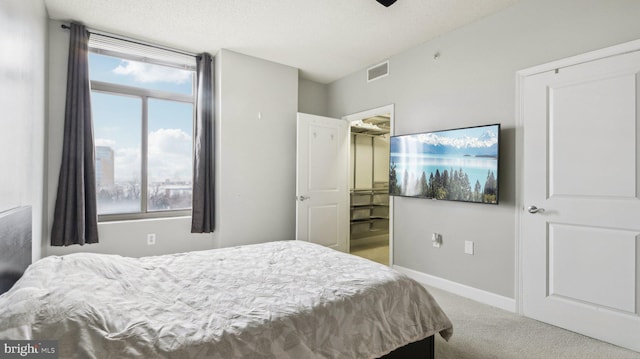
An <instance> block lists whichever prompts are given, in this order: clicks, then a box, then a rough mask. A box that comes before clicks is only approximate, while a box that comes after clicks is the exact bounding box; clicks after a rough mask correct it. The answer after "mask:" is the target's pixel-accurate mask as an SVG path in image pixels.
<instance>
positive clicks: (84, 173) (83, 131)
mask: <svg viewBox="0 0 640 359" xmlns="http://www.w3.org/2000/svg"><path fill="white" fill-rule="evenodd" d="M70 31H71V37H70V41H69V60H68V61H69V62H68V65H67V71H68V72H67V97H66V103H65V113H64V143H63V149H62V164H61V165H60V176H59V179H58V196H57V198H56V207H55V212H54V216H53V228H52V230H51V245H52V246H68V245H71V244H80V245H83V244H85V243H97V242H98V215H97V208H96V175H95V163H96V162H95V154H94V147H93V123H92V121H91V85H90V82H89V54H88V42H89V32H88V31H87V29H86V28H85V27H84V26H83V25H79V24H74V23H72V24H71V27H70Z"/></svg>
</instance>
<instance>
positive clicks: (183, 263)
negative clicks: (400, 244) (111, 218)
mask: <svg viewBox="0 0 640 359" xmlns="http://www.w3.org/2000/svg"><path fill="white" fill-rule="evenodd" d="M436 333H440V335H441V336H442V337H444V338H445V339H447V340H448V339H449V337H450V336H451V335H452V325H451V322H450V321H449V319H448V318H447V316H446V315H445V313H444V312H443V311H442V310H441V309H440V307H439V306H438V304H437V303H436V302H435V300H434V299H433V297H432V296H431V295H430V294H429V293H428V292H427V291H426V290H425V289H424V287H422V286H421V285H420V284H418V283H417V282H415V281H413V280H412V279H410V278H408V277H407V276H405V275H403V274H401V273H398V272H397V271H395V270H393V269H391V268H389V267H386V266H383V265H380V264H377V263H374V262H371V261H369V260H366V259H363V258H359V257H355V256H352V255H349V254H346V253H341V252H337V251H334V250H332V249H328V248H325V247H322V246H319V245H315V244H311V243H307V242H302V241H280V242H269V243H263V244H256V245H247V246H239V247H231V248H221V249H215V250H207V251H196V252H188V253H179V254H171V255H163V256H154V257H143V258H129V257H122V256H118V255H105V254H92V253H77V254H70V255H65V256H51V257H46V258H43V259H41V260H39V261H37V262H35V263H33V264H32V265H31V266H30V267H29V268H28V269H27V270H26V272H25V273H24V276H23V277H22V278H21V279H20V280H19V281H18V282H17V283H16V284H15V285H14V287H13V288H12V289H11V290H10V291H8V292H6V293H5V294H3V295H1V296H0V339H13V340H19V339H38V340H57V341H58V351H59V354H60V357H64V358H66V357H76V358H151V357H153V358H221V359H222V358H224V359H229V358H291V359H301V358H341V359H344V358H377V357H380V356H382V355H384V354H387V353H389V352H390V351H392V350H394V349H396V348H398V347H400V346H403V345H405V344H407V343H410V342H414V341H418V340H421V339H424V338H426V337H429V336H431V335H434V334H436Z"/></svg>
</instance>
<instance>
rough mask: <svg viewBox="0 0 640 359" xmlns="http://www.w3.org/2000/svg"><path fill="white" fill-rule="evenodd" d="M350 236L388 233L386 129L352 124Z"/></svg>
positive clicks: (387, 150)
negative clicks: (371, 128) (374, 128)
mask: <svg viewBox="0 0 640 359" xmlns="http://www.w3.org/2000/svg"><path fill="white" fill-rule="evenodd" d="M350 147H351V166H350V176H351V180H350V198H351V218H350V220H351V240H360V239H365V238H369V237H374V236H375V237H378V236H379V235H384V234H387V235H388V233H389V133H388V132H387V131H384V130H383V131H371V130H365V129H362V128H358V127H355V126H352V128H351V146H350Z"/></svg>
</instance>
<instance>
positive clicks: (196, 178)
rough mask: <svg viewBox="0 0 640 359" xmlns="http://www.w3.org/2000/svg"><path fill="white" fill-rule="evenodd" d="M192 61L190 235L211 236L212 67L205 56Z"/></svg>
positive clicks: (210, 61)
mask: <svg viewBox="0 0 640 359" xmlns="http://www.w3.org/2000/svg"><path fill="white" fill-rule="evenodd" d="M196 61H197V67H196V91H197V93H196V120H195V125H194V132H195V147H194V158H193V198H192V208H193V210H192V216H191V233H211V232H213V229H214V209H213V200H214V193H213V186H214V182H213V175H214V172H213V168H214V156H213V155H214V152H213V72H212V67H213V63H212V58H211V55H209V54H207V53H204V54H201V55H199V56H198V57H197V59H196Z"/></svg>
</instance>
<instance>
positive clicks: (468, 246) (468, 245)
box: [464, 241, 473, 255]
mask: <svg viewBox="0 0 640 359" xmlns="http://www.w3.org/2000/svg"><path fill="white" fill-rule="evenodd" d="M464 253H465V254H471V255H473V241H464Z"/></svg>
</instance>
